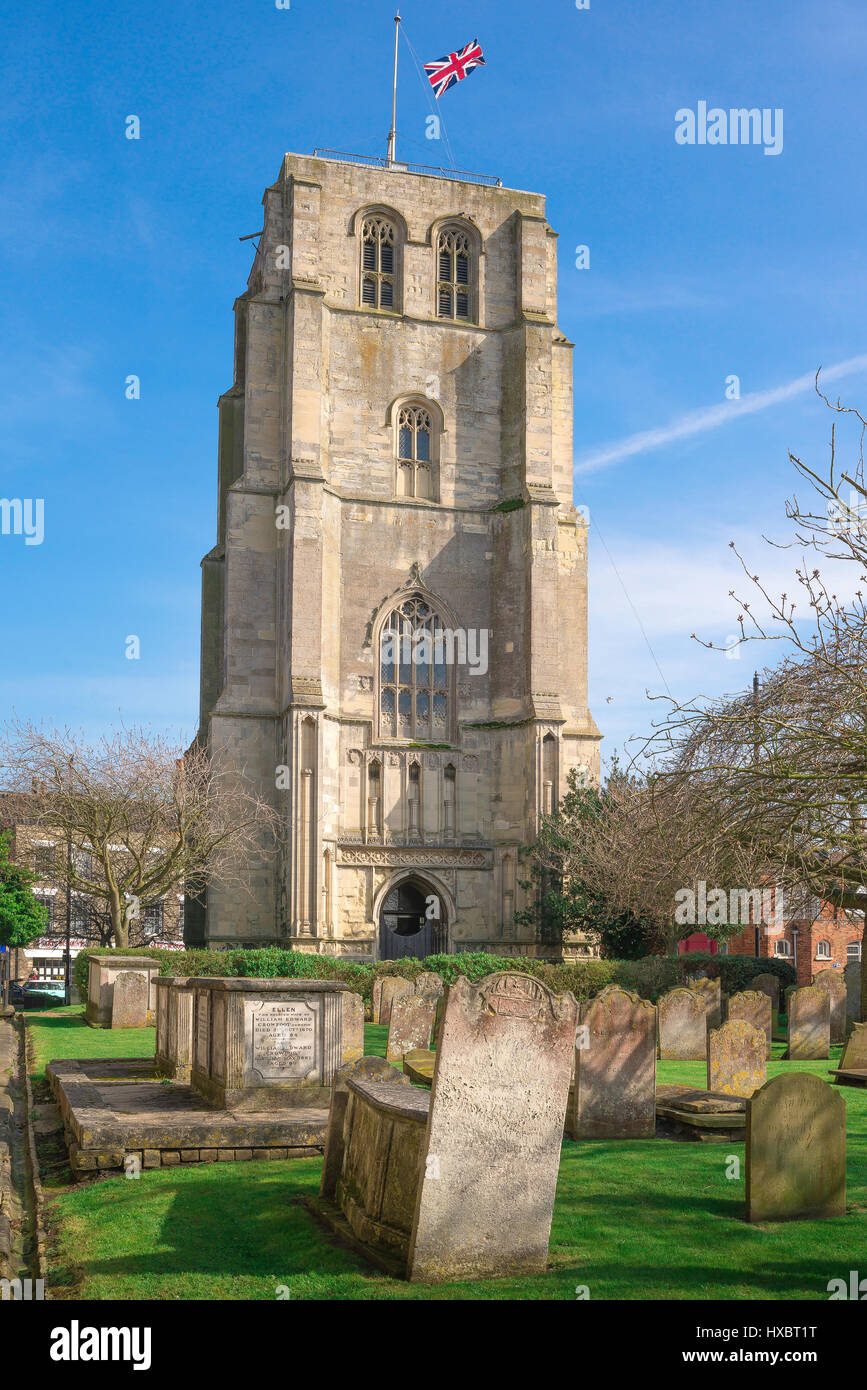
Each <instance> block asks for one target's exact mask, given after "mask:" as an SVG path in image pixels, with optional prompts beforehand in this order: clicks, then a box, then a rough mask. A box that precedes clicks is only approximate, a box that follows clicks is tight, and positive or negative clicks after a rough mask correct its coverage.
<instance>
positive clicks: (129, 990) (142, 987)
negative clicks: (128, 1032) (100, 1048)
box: [111, 970, 148, 1028]
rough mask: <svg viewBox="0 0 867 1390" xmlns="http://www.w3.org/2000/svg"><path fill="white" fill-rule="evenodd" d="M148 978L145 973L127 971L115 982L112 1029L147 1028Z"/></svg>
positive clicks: (112, 1003)
mask: <svg viewBox="0 0 867 1390" xmlns="http://www.w3.org/2000/svg"><path fill="white" fill-rule="evenodd" d="M147 1017H148V977H147V975H146V974H145V973H144V971H141V972H140V971H137V970H125V971H124V972H123V973H122V974H120V975H118V977H117V979H116V980H115V982H114V992H113V995H112V1001H111V1026H112V1028H146V1027H147Z"/></svg>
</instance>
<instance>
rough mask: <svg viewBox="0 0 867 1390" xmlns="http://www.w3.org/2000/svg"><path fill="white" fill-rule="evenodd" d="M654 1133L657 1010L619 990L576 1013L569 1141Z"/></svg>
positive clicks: (609, 990)
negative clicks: (573, 1080)
mask: <svg viewBox="0 0 867 1390" xmlns="http://www.w3.org/2000/svg"><path fill="white" fill-rule="evenodd" d="M655 1132H656V1009H655V1008H654V1007H653V1005H652V1004H651V1003H650V1001H649V1000H647V999H639V997H638V995H637V994H632V993H630V991H629V990H627V989H623V988H622V986H620V985H607V986H606V988H605V989H603V990H601V991H600V993H599V994H597V995H596V998H595V999H591V1000H590V1001H589V1002H588V1003H586V1004H584V1005H583V1006H582V1008H581V1015H580V1022H579V1025H578V1035H577V1044H576V1048H575V1082H574V1085H573V1088H572V1092H571V1095H570V1103H569V1112H568V1115H567V1121H566V1133H567V1134H568V1136H569V1137H570V1138H571V1139H652V1138H653V1136H654V1133H655Z"/></svg>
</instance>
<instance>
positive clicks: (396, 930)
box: [379, 878, 448, 960]
mask: <svg viewBox="0 0 867 1390" xmlns="http://www.w3.org/2000/svg"><path fill="white" fill-rule="evenodd" d="M431 898H436V901H437V904H438V907H439V917H429V916H428V915H427V909H428V901H429V899H431ZM445 914H446V908H445V903H444V902H443V897H442V894H441V893H438V892H437V890H436V889H435V888H433V887H431V885H430V884H427V883H424V882H423V881H422V880H421V879H412V878H408V879H403V880H402V881H401V882H400V883H395V884H393V885H392V887H391V888H389V890H388V892H387V893H386V895H385V897H384V898H383V900H382V905H381V907H380V909H379V958H380V960H403V959H404V958H405V957H407V956H413V957H416V958H418V959H422V958H423V957H424V956H434V955H438V954H439V952H440V951H445V950H446V949H447V942H448V926H447V923H446V915H445Z"/></svg>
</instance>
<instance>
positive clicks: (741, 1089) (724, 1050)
mask: <svg viewBox="0 0 867 1390" xmlns="http://www.w3.org/2000/svg"><path fill="white" fill-rule="evenodd" d="M769 1002H770V1001H769ZM767 1070H768V1067H767V1034H766V1032H765V1030H764V1029H763V1028H756V1027H755V1026H754V1025H753V1024H752V1023H746V1022H745V1021H744V1020H743V1019H729V1021H728V1023H724V1024H723V1025H722V1027H720V1028H712V1029H711V1030H710V1031H709V1032H708V1035H707V1089H708V1090H709V1091H713V1092H715V1093H716V1094H718V1095H723V1096H744V1097H747V1096H751V1095H753V1094H754V1093H755V1092H756V1091H758V1090H759V1088H760V1087H762V1086H764V1084H765V1081H766V1080H767Z"/></svg>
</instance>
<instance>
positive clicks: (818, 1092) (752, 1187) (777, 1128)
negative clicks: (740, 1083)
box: [746, 991, 846, 1221]
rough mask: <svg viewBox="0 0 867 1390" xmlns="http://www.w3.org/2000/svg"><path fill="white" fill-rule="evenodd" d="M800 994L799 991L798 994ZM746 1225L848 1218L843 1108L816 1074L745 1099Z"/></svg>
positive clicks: (796, 1076) (791, 1075) (788, 1078)
mask: <svg viewBox="0 0 867 1390" xmlns="http://www.w3.org/2000/svg"><path fill="white" fill-rule="evenodd" d="M799 992H800V991H799ZM746 1196H747V1210H746V1215H747V1220H748V1221H809V1220H815V1219H821V1218H824V1217H831V1216H845V1214H846V1105H845V1102H844V1100H843V1096H842V1094H841V1093H840V1092H839V1091H835V1090H834V1089H833V1088H832V1087H831V1086H829V1085H828V1084H827V1082H825V1081H823V1080H822V1078H821V1077H819V1076H814V1075H813V1074H812V1073H811V1072H787V1073H785V1074H784V1075H782V1076H775V1077H774V1078H773V1079H772V1080H771V1081H768V1082H766V1083H765V1085H764V1086H763V1087H762V1089H761V1090H760V1091H757V1092H756V1094H755V1095H754V1096H753V1097H752V1099H751V1100H749V1101H747V1160H746Z"/></svg>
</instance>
